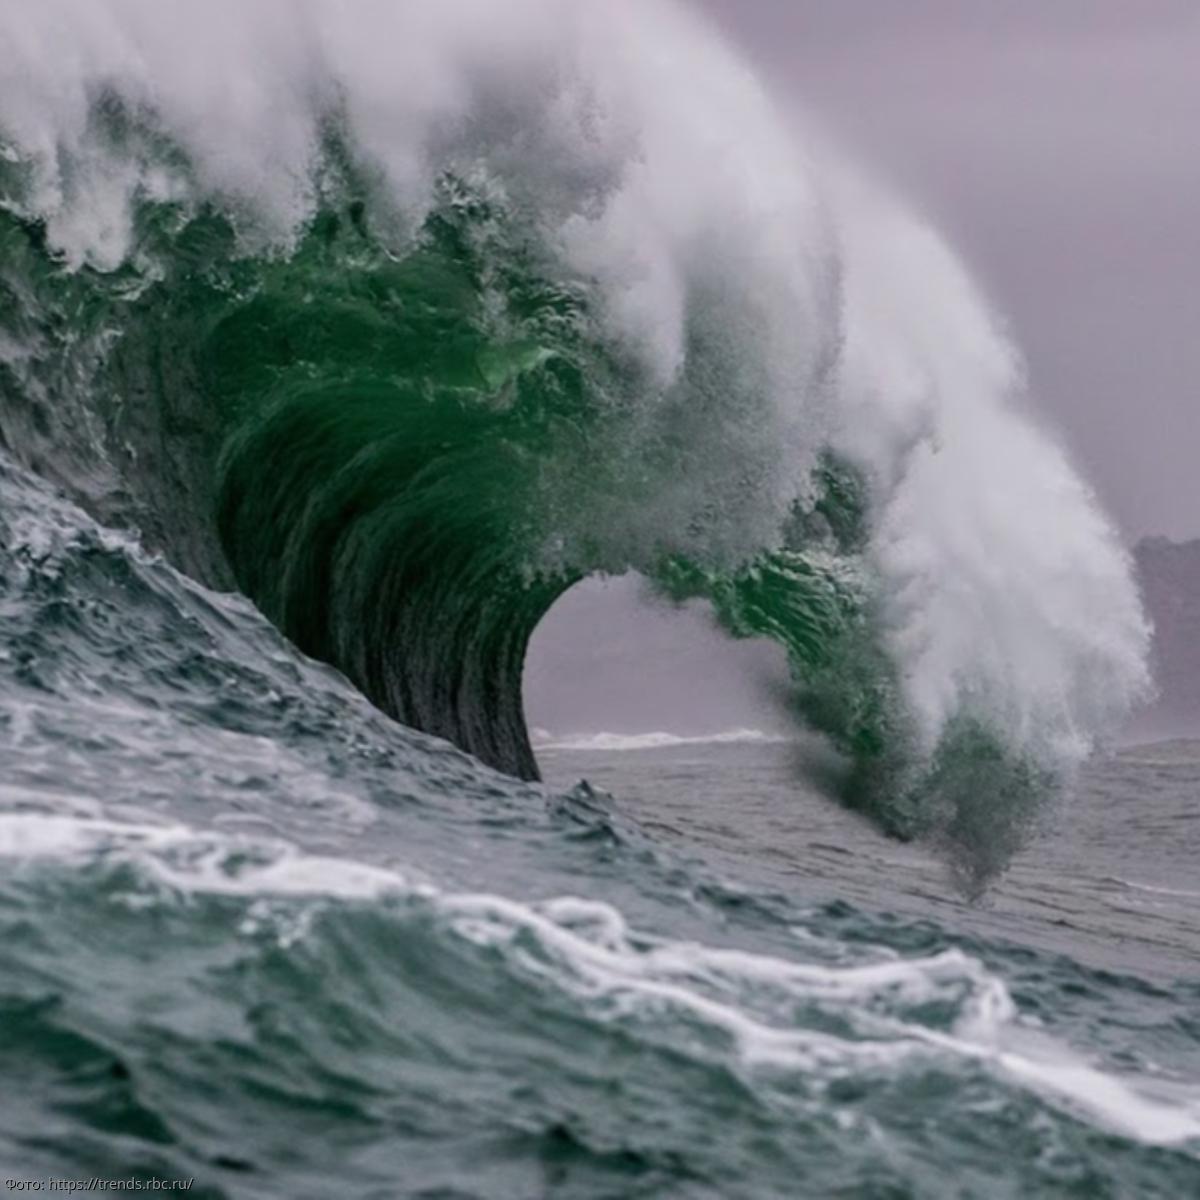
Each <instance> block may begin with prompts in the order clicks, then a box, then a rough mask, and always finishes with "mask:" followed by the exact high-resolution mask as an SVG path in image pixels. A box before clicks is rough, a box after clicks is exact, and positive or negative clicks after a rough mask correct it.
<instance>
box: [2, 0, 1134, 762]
mask: <svg viewBox="0 0 1200 1200" xmlns="http://www.w3.org/2000/svg"><path fill="white" fill-rule="evenodd" d="M0 45H3V46H4V48H5V49H4V55H5V64H4V73H3V76H2V79H0V129H2V136H0V141H4V142H7V143H8V145H7V148H6V155H7V156H8V157H12V155H13V154H18V155H19V156H20V157H21V158H22V159H23V160H24V161H25V162H26V163H27V164H29V166H30V171H31V180H32V181H31V183H30V185H29V187H28V189H27V192H26V193H25V194H23V195H21V196H19V197H8V198H7V200H6V203H9V204H11V205H14V206H16V207H19V208H23V209H25V210H27V211H30V212H33V213H36V214H37V215H38V216H40V217H42V218H43V219H44V220H45V222H46V229H47V236H48V238H49V241H50V244H51V245H52V246H53V247H54V248H55V249H57V250H58V251H59V252H60V253H61V254H62V255H63V256H64V258H65V260H66V261H67V262H68V263H69V264H74V265H78V264H81V263H85V262H87V263H91V264H92V265H94V266H96V267H99V268H101V269H108V268H111V267H112V266H114V265H115V264H116V263H118V262H119V261H120V260H121V259H122V258H123V257H124V256H126V255H127V254H129V253H130V250H131V246H132V224H131V217H132V212H133V209H134V206H135V204H136V203H137V202H138V200H139V199H140V198H143V197H146V196H159V197H172V198H174V199H175V200H176V201H178V202H179V203H181V204H182V205H183V206H184V207H185V208H186V207H187V205H189V204H197V203H199V202H200V201H201V200H214V199H215V200H216V201H217V202H218V203H226V204H228V205H229V206H231V207H232V208H233V209H234V211H235V212H236V214H237V217H238V228H239V229H240V230H241V231H242V234H243V236H244V237H245V238H249V239H250V240H251V242H253V241H254V239H256V238H257V239H259V240H260V241H261V240H264V239H265V240H266V241H268V242H277V243H284V244H286V242H287V240H288V238H289V237H290V236H291V235H292V234H293V232H294V231H295V230H296V229H297V227H298V226H299V225H301V224H302V223H303V222H304V221H305V220H306V219H307V218H308V217H309V216H310V215H311V213H312V211H313V207H314V204H315V202H316V194H317V189H316V181H315V180H314V162H315V161H316V160H317V159H318V158H319V144H320V138H321V135H322V129H323V128H324V122H325V121H326V118H327V117H328V115H329V113H330V112H331V110H333V109H335V108H336V109H337V110H338V111H340V112H341V113H342V114H343V115H344V116H345V118H346V120H347V122H348V126H349V130H350V140H351V143H352V146H353V150H354V151H355V153H357V154H358V155H360V156H361V158H362V159H364V160H365V161H366V162H367V164H368V165H369V166H370V167H371V168H372V169H373V171H374V172H375V173H376V174H377V176H378V177H379V178H381V179H382V180H384V181H386V185H387V189H386V195H385V196H384V197H382V198H379V197H376V198H375V201H374V203H375V205H376V207H377V208H378V209H379V210H380V211H379V212H378V213H377V214H376V217H377V221H376V225H377V227H378V228H380V229H394V231H395V233H394V236H395V237H396V238H398V239H402V238H403V236H404V231H406V230H409V231H411V230H412V229H413V228H414V227H415V225H416V223H417V222H418V221H419V220H420V219H421V217H422V215H423V214H424V212H425V211H426V209H427V206H428V204H429V202H430V195H431V188H432V183H433V180H434V178H435V177H436V176H437V175H438V173H439V172H440V171H442V170H444V169H446V168H453V169H454V170H456V171H457V172H458V173H459V174H461V175H463V176H464V177H469V178H471V179H474V180H477V181H480V186H483V187H486V188H488V189H491V191H492V193H493V194H496V195H499V196H507V197H508V198H510V199H511V200H513V202H514V203H515V204H517V205H518V206H520V205H524V206H525V207H527V208H530V209H533V210H536V211H537V213H538V214H539V217H538V220H539V224H540V226H541V228H542V231H543V233H544V235H545V240H546V244H547V246H548V247H550V248H551V249H552V251H553V252H554V253H556V254H557V255H558V256H559V258H560V259H561V265H562V268H563V270H564V272H566V273H568V274H570V275H572V276H573V277H575V278H577V279H586V280H591V281H593V282H594V283H596V284H598V286H599V288H600V297H599V303H598V304H597V305H596V306H595V307H596V310H597V312H599V313H600V314H601V319H602V320H603V321H604V322H605V324H606V326H607V327H608V332H609V333H610V334H613V335H616V336H618V337H620V338H621V339H622V340H623V341H624V343H625V344H626V346H627V347H628V349H629V351H630V353H633V354H636V355H638V356H639V357H640V358H641V359H642V361H643V362H644V364H645V365H646V368H647V371H648V372H649V373H650V375H651V376H652V377H654V378H656V379H657V380H658V381H659V383H660V384H661V387H662V389H664V393H656V394H655V395H654V396H652V397H650V398H649V399H648V401H647V404H646V406H645V408H644V410H643V411H640V412H637V413H632V414H631V416H630V420H631V423H632V428H631V431H630V445H631V446H633V447H635V448H636V447H637V446H638V445H639V444H640V442H639V438H640V437H641V435H642V425H643V424H645V425H646V427H647V428H648V429H649V431H650V432H649V434H647V437H649V438H650V439H651V441H652V439H653V434H654V433H655V432H656V431H655V430H654V426H653V418H654V413H655V411H656V410H657V404H658V401H659V400H660V399H661V395H662V394H665V389H667V388H668V387H669V386H672V385H676V384H679V383H680V380H681V379H683V378H684V377H685V376H686V384H687V388H689V389H691V390H690V392H688V394H689V395H694V397H695V399H696V401H697V402H702V403H704V404H705V405H706V409H705V411H706V413H709V414H710V415H709V417H708V419H707V420H706V421H705V422H698V423H697V425H698V427H699V428H698V430H695V431H693V436H694V438H695V441H696V445H695V446H693V447H692V448H691V449H692V451H693V453H694V458H695V461H694V462H693V463H692V465H691V469H689V470H687V471H684V472H682V473H679V474H678V476H677V477H674V478H667V473H666V472H664V473H663V478H662V479H661V480H659V481H656V484H657V486H656V490H654V491H653V492H652V494H650V495H643V494H641V492H642V490H643V489H638V490H639V494H638V495H637V496H636V497H627V496H626V495H625V491H626V490H627V489H622V488H619V487H618V488H614V489H612V493H613V494H611V495H606V496H601V497H598V498H597V499H596V502H595V504H593V505H589V506H587V507H586V514H585V516H583V517H578V518H576V524H577V525H578V524H579V523H580V522H582V527H581V528H576V527H575V526H572V525H571V523H570V519H569V518H568V517H566V516H564V517H563V521H564V522H565V527H564V528H563V529H562V530H561V531H559V533H560V534H561V536H560V537H559V538H558V539H557V541H556V545H561V547H565V549H561V553H563V554H565V555H567V556H568V557H569V556H570V554H571V547H572V546H574V545H576V544H584V543H586V544H587V545H589V546H591V547H592V551H591V553H592V556H593V558H595V557H598V558H599V559H600V561H598V562H597V561H589V562H588V563H586V564H574V565H576V566H578V565H583V566H585V567H586V568H589V569H604V570H610V571H614V572H620V571H623V570H626V569H629V568H634V569H639V568H642V569H645V568H647V567H648V566H652V565H653V564H654V563H655V562H659V561H661V558H662V555H663V553H664V551H665V552H668V553H689V554H693V555H695V556H696V557H697V558H698V559H699V560H700V561H706V562H714V563H716V564H718V565H721V564H728V563H729V562H731V561H735V560H737V561H740V560H742V559H744V558H745V557H746V556H747V555H751V554H753V553H755V552H757V551H758V550H760V549H762V548H763V547H765V546H769V545H771V544H772V543H774V542H775V541H776V540H777V539H778V537H779V530H780V526H781V520H782V518H783V516H784V514H785V513H786V512H787V510H788V507H789V505H790V504H791V502H792V501H793V499H794V498H795V497H796V496H797V494H799V493H800V492H802V490H803V489H804V487H805V484H806V480H807V479H808V474H809V468H810V467H811V465H812V462H813V455H814V453H815V451H816V449H817V448H818V447H819V446H820V445H821V444H822V443H823V442H825V441H827V440H831V441H832V442H833V444H835V445H836V446H838V447H839V448H841V449H842V450H843V451H844V452H845V453H846V454H848V455H849V456H851V457H852V458H854V459H855V460H857V461H858V462H859V463H860V464H862V465H863V466H864V468H865V469H866V471H867V472H868V475H869V477H870V480H871V483H872V485H873V489H874V501H875V503H874V506H873V511H874V512H875V514H876V516H877V525H876V528H875V531H874V536H873V538H872V542H871V548H870V557H871V560H872V563H873V566H874V569H875V570H876V571H877V573H878V575H879V579H880V593H881V595H882V597H883V604H884V614H885V618H886V623H887V645H888V647H889V649H890V651H891V653H892V655H893V656H894V658H895V659H896V661H897V663H898V666H899V670H898V672H897V676H898V678H899V679H900V680H901V681H902V683H903V686H904V687H905V689H906V691H907V695H908V699H909V701H910V702H911V706H912V709H913V711H914V712H915V713H916V715H917V718H918V721H919V724H920V727H921V729H922V731H923V732H924V734H925V736H926V737H927V739H928V741H929V743H930V744H931V745H932V744H933V743H934V742H935V741H936V739H937V737H938V735H939V733H940V732H941V730H942V729H943V728H944V725H945V722H946V721H947V719H948V718H949V717H950V716H952V715H953V714H954V713H956V712H959V711H962V710H963V709H966V710H967V711H972V710H975V711H980V710H982V711H985V712H986V714H987V716H988V717H989V719H990V721H991V722H992V723H993V724H994V725H996V726H998V727H999V728H1000V729H1001V731H1003V732H1005V733H1007V734H1008V735H1009V736H1010V737H1011V739H1012V740H1013V741H1014V742H1015V743H1017V744H1018V745H1020V746H1023V747H1026V748H1028V749H1030V750H1032V751H1033V752H1034V753H1036V754H1039V755H1041V756H1044V757H1049V758H1051V759H1053V760H1055V762H1058V761H1062V762H1065V763H1070V762H1073V761H1076V760H1077V759H1078V758H1079V757H1080V756H1081V755H1082V754H1083V753H1085V752H1086V751H1087V749H1088V748H1089V746H1090V745H1091V744H1092V741H1093V738H1094V736H1095V734H1096V733H1097V731H1102V730H1104V729H1105V728H1107V727H1110V726H1112V725H1113V724H1114V722H1115V721H1117V720H1118V719H1119V718H1120V717H1121V716H1122V715H1123V714H1124V713H1125V712H1126V711H1127V710H1128V708H1129V707H1130V706H1131V704H1133V703H1134V702H1135V701H1136V700H1137V699H1139V698H1140V697H1141V696H1142V695H1143V694H1144V693H1145V691H1146V689H1147V687H1148V678H1149V677H1148V674H1147V668H1146V651H1147V645H1148V629H1147V626H1146V623H1145V621H1144V619H1143V616H1142V612H1141V608H1140V604H1139V600H1138V596H1137V593H1136V590H1135V587H1134V585H1133V582H1132V574H1131V571H1130V564H1129V561H1128V559H1127V556H1126V555H1125V553H1124V552H1123V551H1122V549H1121V547H1120V545H1119V542H1118V540H1117V538H1116V536H1115V535H1114V532H1113V529H1112V527H1111V525H1110V524H1109V522H1108V521H1107V519H1106V518H1105V517H1104V515H1103V514H1102V512H1101V511H1100V509H1099V508H1098V506H1097V505H1096V503H1095V500H1094V497H1093V496H1092V495H1091V493H1090V491H1089V489H1088V488H1087V487H1086V485H1085V484H1084V483H1082V482H1081V481H1080V479H1079V477H1078V476H1077V474H1076V473H1075V472H1074V470H1073V469H1072V467H1071V464H1070V463H1069V461H1068V459H1067V457H1066V455H1065V454H1064V453H1063V452H1062V451H1061V450H1060V448H1059V447H1058V446H1057V445H1056V444H1055V441H1054V439H1053V438H1051V437H1049V436H1047V434H1046V433H1045V432H1044V431H1042V430H1041V429H1039V428H1038V426H1037V425H1036V423H1035V422H1033V421H1032V420H1030V419H1029V418H1028V416H1026V415H1023V414H1022V411H1021V406H1022V404H1023V402H1024V398H1025V393H1026V381H1025V379H1024V368H1023V365H1022V363H1021V360H1020V357H1019V355H1018V354H1017V353H1016V352H1015V350H1014V348H1013V347H1012V346H1011V344H1010V342H1009V340H1008V338H1007V336H1006V335H1005V333H1004V330H1003V328H1002V327H1001V326H1000V325H999V324H998V323H997V322H996V320H995V319H994V318H993V317H992V315H991V314H990V312H989V311H988V307H987V305H986V304H985V303H984V302H983V300H982V299H981V297H980V296H979V295H978V293H977V290H976V288H975V287H974V285H973V283H972V282H971V280H970V279H969V277H968V275H967V273H966V272H965V270H964V269H963V267H962V265H961V264H960V263H959V262H958V261H957V260H956V259H955V257H954V255H953V254H951V253H950V252H949V251H948V249H947V248H946V247H945V245H944V244H943V243H942V241H941V239H940V238H939V237H938V235H937V233H936V232H935V231H934V230H933V229H931V228H930V227H929V226H928V224H926V223H925V222H923V221H921V220H920V219H918V218H916V217H914V216H913V215H911V214H910V213H907V212H905V211H904V210H903V209H902V208H901V207H900V206H899V205H897V204H896V203H895V202H894V201H893V200H892V199H891V198H890V197H889V196H888V195H887V194H886V193H885V192H884V191H883V190H882V189H881V188H879V187H878V186H877V185H875V184H874V183H872V182H870V181H867V180H865V179H864V177H863V176H861V175H860V174H858V173H855V172H852V171H850V170H848V169H847V168H846V167H845V165H844V164H843V163H841V162H838V161H835V158H834V156H833V155H831V154H830V153H829V152H828V150H827V149H826V148H825V147H823V146H819V145H817V144H816V143H815V142H814V141H813V140H812V139H811V138H810V137H808V136H807V135H806V134H805V132H804V131H797V130H796V129H794V128H792V127H791V126H790V125H788V124H787V123H785V122H784V121H782V120H781V119H780V117H779V115H778V113H777V112H776V110H775V108H774V106H773V105H772V103H771V100H770V98H769V96H768V95H767V93H766V91H765V89H764V87H763V85H762V83H761V81H760V80H759V79H757V78H756V77H755V75H754V73H753V72H752V71H751V70H749V69H748V67H746V66H745V65H744V64H743V63H741V62H740V61H739V60H738V59H737V58H736V56H735V55H733V54H732V53H731V52H730V50H729V49H728V47H727V46H725V45H724V44H723V43H722V41H721V39H720V38H719V36H717V35H716V34H715V33H714V32H713V31H712V30H710V29H708V28H707V27H706V26H704V25H703V24H702V23H701V22H700V21H698V20H696V19H694V18H693V17H691V16H689V14H688V13H687V12H685V11H684V10H683V9H682V8H681V7H680V6H678V5H676V4H673V3H669V2H667V0H581V2H580V3H576V4H564V3H559V2H556V0H507V2H506V3H504V4H502V5H498V4H494V3H486V2H484V0H441V2H440V3H436V4H429V3H427V2H426V0H387V2H385V0H361V2H360V3H357V4H355V5H346V4H344V3H341V2H339V0H303V2H295V3H294V2H291V0H259V2H257V3H254V4H247V3H245V2H244V0H209V3H207V4H205V5H203V6H183V7H181V6H179V5H165V4H162V3H160V2H158V0H39V3H37V4H15V3H14V4H6V5H3V6H0ZM104 89H108V90H109V91H110V92H115V93H117V94H120V95H121V96H122V97H123V98H124V100H125V102H126V105H127V107H129V108H130V109H131V110H132V111H135V112H137V113H140V114H143V115H145V114H152V115H151V116H150V117H149V118H148V119H149V121H150V124H151V126H152V127H153V128H154V129H155V130H158V131H163V132H165V133H167V134H168V135H170V136H171V137H172V138H173V139H174V140H175V141H176V142H177V143H178V144H179V145H180V146H182V147H183V148H184V149H185V150H186V152H187V154H188V156H189V158H190V164H189V166H188V167H187V168H186V169H184V168H181V167H178V166H173V167H171V166H165V165H164V164H162V163H161V162H157V161H155V160H154V157H153V154H152V153H151V150H150V147H149V143H148V142H146V141H145V140H143V139H139V137H138V136H136V135H134V136H131V137H130V138H127V139H126V141H125V142H124V143H123V144H122V146H120V147H115V146H113V145H111V144H107V143H105V142H103V141H102V140H101V139H98V138H97V136H96V132H95V128H94V123H93V115H94V109H93V105H94V102H95V100H96V97H97V96H98V95H99V94H100V93H101V92H102V91H103V90H104ZM698 313H704V314H706V317H707V320H708V322H709V326H711V328H712V329H713V330H719V331H720V333H721V337H722V338H723V339H725V341H722V343H721V345H720V346H719V347H716V348H715V349H712V348H710V349H706V348H705V347H707V346H708V345H709V342H710V341H711V339H696V338H692V339H691V340H690V341H689V339H688V329H689V321H692V320H693V319H695V318H696V315H697V314H698ZM705 354H710V355H712V356H713V357H712V358H711V361H710V360H709V359H705V358H704V355H705ZM692 355H698V356H699V357H700V359H702V360H703V361H698V362H692V361H691V358H690V356H692ZM831 366H832V373H831V374H830V373H828V372H827V369H828V368H830V367H831ZM718 399H720V400H723V401H725V403H724V404H723V405H722V404H721V403H718V402H717V401H718ZM568 474H570V472H568ZM576 482H577V479H576V477H575V476H573V475H572V476H571V477H570V478H569V479H567V480H566V481H565V482H564V483H563V485H562V486H563V487H565V488H570V487H573V486H574V485H575V483H576ZM561 507H563V508H564V509H567V508H569V506H568V505H563V506H561ZM713 514H716V515H713ZM557 552H559V551H557V550H556V553H557Z"/></svg>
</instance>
